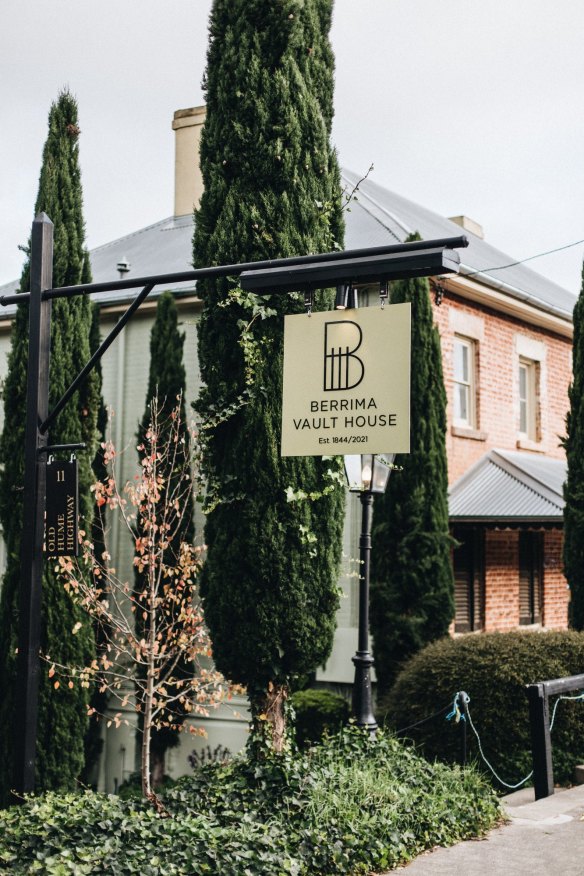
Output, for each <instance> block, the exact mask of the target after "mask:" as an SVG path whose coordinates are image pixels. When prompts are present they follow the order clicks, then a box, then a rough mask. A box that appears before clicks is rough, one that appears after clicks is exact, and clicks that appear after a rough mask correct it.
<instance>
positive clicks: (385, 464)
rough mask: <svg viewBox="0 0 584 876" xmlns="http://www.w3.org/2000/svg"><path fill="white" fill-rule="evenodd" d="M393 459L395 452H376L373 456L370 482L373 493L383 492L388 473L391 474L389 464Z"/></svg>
mask: <svg viewBox="0 0 584 876" xmlns="http://www.w3.org/2000/svg"><path fill="white" fill-rule="evenodd" d="M394 459H395V453H383V454H377V455H376V456H375V457H374V464H373V479H372V482H371V491H372V492H373V493H385V490H386V488H387V482H388V480H389V475H390V474H391V464H392V463H393V460H394Z"/></svg>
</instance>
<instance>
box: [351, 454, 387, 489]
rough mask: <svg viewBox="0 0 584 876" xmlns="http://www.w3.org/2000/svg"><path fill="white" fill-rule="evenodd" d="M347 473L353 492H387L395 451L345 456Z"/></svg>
mask: <svg viewBox="0 0 584 876" xmlns="http://www.w3.org/2000/svg"><path fill="white" fill-rule="evenodd" d="M344 459H345V474H346V477H347V484H348V486H349V490H350V491H351V492H352V493H385V490H386V488H387V482H388V481H389V475H390V474H391V469H392V464H393V460H394V459H395V453H362V454H361V455H360V456H345V458H344Z"/></svg>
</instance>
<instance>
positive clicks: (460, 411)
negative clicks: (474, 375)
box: [454, 384, 469, 421]
mask: <svg viewBox="0 0 584 876" xmlns="http://www.w3.org/2000/svg"><path fill="white" fill-rule="evenodd" d="M454 402H455V404H454V416H455V417H456V419H457V420H465V421H467V420H468V419H469V411H468V387H467V386H460V384H459V385H458V386H457V387H456V392H455V394H454Z"/></svg>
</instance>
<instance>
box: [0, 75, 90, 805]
mask: <svg viewBox="0 0 584 876" xmlns="http://www.w3.org/2000/svg"><path fill="white" fill-rule="evenodd" d="M79 134H80V130H79V126H78V117H77V104H76V101H75V99H74V98H73V97H72V95H71V94H69V93H68V92H67V91H65V92H63V93H61V94H60V95H59V98H58V100H57V101H56V103H54V104H53V105H52V107H51V110H50V113H49V131H48V137H47V140H46V143H45V146H44V151H43V161H42V168H41V174H40V180H39V190H38V196H37V200H36V204H35V215H36V214H38V213H39V212H41V211H44V212H45V213H46V214H47V215H48V216H49V217H50V219H51V220H52V221H53V224H54V256H53V286H54V287H57V286H70V285H75V284H77V283H79V282H81V280H82V279H84V280H86V279H87V277H88V266H87V264H86V258H87V254H86V252H85V250H84V238H85V228H84V221H83V214H82V191H81V177H80V169H79V162H78V138H79ZM29 276H30V263H29V260H28V259H27V262H26V264H25V266H24V269H23V272H22V277H21V282H20V289H21V291H27V290H28V288H29ZM90 327H91V302H90V301H89V298H88V297H86V296H78V297H75V298H71V299H60V300H55V301H53V305H52V324H51V362H50V391H49V409H50V408H51V407H52V406H53V405H54V404H55V402H56V401H57V400H58V399H59V398H60V396H61V395H62V394H63V392H64V390H65V389H66V388H67V386H68V385H69V383H70V381H71V380H72V378H73V377H74V376H75V375H76V374H77V373H78V372H79V371H80V370H81V368H82V366H83V365H84V364H85V363H86V362H87V360H88V358H89V352H90V347H89V333H90ZM27 355H28V311H27V308H25V307H19V308H17V315H16V318H15V321H14V324H13V328H12V338H11V351H10V355H9V362H8V375H7V378H6V383H5V388H4V400H5V403H4V412H5V421H4V428H3V432H2V437H1V439H0V458H1V461H2V474H1V476H0V522H1V525H2V532H3V537H4V540H5V542H6V549H7V568H6V572H5V575H4V578H3V582H2V593H1V598H0V746H1V751H0V793H2V795H3V798H4V800H6V799H7V790H8V789H9V788H10V786H11V782H12V777H11V770H12V762H13V759H12V755H11V752H12V733H13V716H14V712H13V710H14V688H15V683H16V679H15V669H16V660H15V647H16V641H17V635H18V588H19V569H20V535H21V529H22V484H23V473H24V457H23V443H24V440H23V435H24V416H23V411H24V410H25V405H26V363H27ZM98 405H99V384H98V380H97V379H96V377H95V375H93V376H92V377H90V378H89V379H88V381H87V382H86V384H85V386H84V387H83V388H82V389H80V390H79V391H78V392H77V393H76V394H75V396H74V397H73V399H72V400H71V401H70V402H69V404H68V405H67V406H66V407H65V409H64V410H63V411H62V412H61V414H60V415H59V417H58V418H57V420H56V422H55V423H54V424H53V426H52V427H51V429H50V436H49V439H50V443H52V444H55V443H58V444H65V443H78V442H80V441H84V442H85V443H86V445H87V450H86V451H84V452H82V453H80V454H79V486H80V511H81V514H82V516H83V517H85V519H86V520H89V519H90V515H91V497H90V493H89V487H90V485H91V483H92V481H93V476H92V471H91V463H92V461H93V457H94V453H95V449H96V416H97V410H98ZM53 567H54V564H53V563H51V562H47V563H46V564H45V572H44V576H43V591H42V620H41V650H42V652H43V653H44V654H48V655H50V657H51V659H52V660H55V661H59V662H61V663H64V664H67V665H84V664H85V663H86V661H87V660H88V659H91V655H92V654H93V652H94V641H93V632H92V629H91V624H90V622H89V621H88V619H87V616H86V615H85V614H84V613H83V612H82V611H81V610H80V609H79V608H78V607H76V606H75V605H74V604H73V602H72V600H71V598H70V597H69V595H68V594H67V593H66V592H65V590H64V588H63V583H62V581H61V580H60V579H59V578H58V577H57V576H56V575H55V574H54V571H53ZM78 623H79V624H81V626H80V627H77V626H76V625H77V624H78ZM74 629H75V630H76V633H75V634H74V632H73V630H74ZM47 669H48V667H46V666H41V683H40V691H39V722H38V742H37V756H36V772H37V779H36V787H37V788H38V789H39V790H45V789H50V788H71V787H73V786H74V782H75V779H76V778H77V776H78V775H79V773H80V771H81V769H82V767H83V762H84V751H83V738H84V734H85V732H86V728H87V717H86V714H87V708H86V705H87V698H88V691H87V690H85V689H82V688H80V687H79V685H76V686H74V687H73V689H69V688H68V687H66V686H64V685H63V686H61V687H60V688H59V689H58V690H57V689H55V685H54V683H53V681H52V680H51V679H49V678H48V672H47Z"/></svg>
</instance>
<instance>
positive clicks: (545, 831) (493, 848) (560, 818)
mask: <svg viewBox="0 0 584 876" xmlns="http://www.w3.org/2000/svg"><path fill="white" fill-rule="evenodd" d="M503 803H504V806H505V809H506V811H507V814H508V815H509V816H510V818H511V821H510V822H509V823H508V824H505V825H503V827H499V828H497V829H496V830H493V831H491V833H489V834H488V836H487V837H486V838H485V839H483V840H469V841H467V842H463V843H459V844H458V845H456V846H451V847H450V848H448V849H442V848H439V849H435V850H434V851H432V852H427V853H426V854H424V855H420V857H418V858H416V859H415V860H414V861H412V863H411V864H408V865H407V866H405V867H403V868H401V869H400V870H398V871H397V872H398V873H400V874H401V873H403V874H404V876H426V874H431V876H441V874H448V876H452V874H454V873H460V874H463V876H499V874H505V876H540V874H541V876H584V785H577V786H576V787H574V788H570V789H569V790H567V791H557V792H556V793H555V794H554V795H553V796H551V797H546V798H545V799H543V800H538V801H537V802H536V801H535V800H534V795H533V788H527V789H525V790H522V791H517V792H516V793H515V794H510V795H509V796H508V797H504V798H503ZM393 872H394V873H395V872H396V871H395V870H394V871H393Z"/></svg>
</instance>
